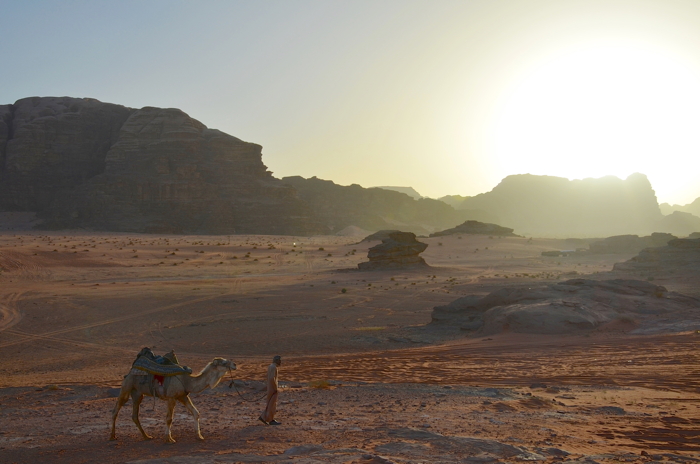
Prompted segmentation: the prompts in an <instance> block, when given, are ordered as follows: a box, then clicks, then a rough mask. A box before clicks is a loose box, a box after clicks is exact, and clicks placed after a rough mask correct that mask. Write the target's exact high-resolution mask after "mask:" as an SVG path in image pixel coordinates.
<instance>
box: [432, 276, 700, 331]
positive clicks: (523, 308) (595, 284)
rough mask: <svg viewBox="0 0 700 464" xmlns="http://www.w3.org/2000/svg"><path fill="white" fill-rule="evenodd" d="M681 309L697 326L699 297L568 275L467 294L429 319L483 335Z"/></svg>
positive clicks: (584, 325)
mask: <svg viewBox="0 0 700 464" xmlns="http://www.w3.org/2000/svg"><path fill="white" fill-rule="evenodd" d="M683 311H694V312H693V316H692V319H693V320H694V321H695V324H696V325H698V326H699V327H700V322H697V315H698V313H700V300H697V299H695V298H691V297H688V296H684V295H680V294H677V293H674V292H669V291H668V290H667V289H666V288H665V287H662V286H659V285H654V284H652V283H649V282H644V281H639V280H621V279H617V280H605V281H596V280H589V279H572V280H568V281H566V282H561V283H556V284H551V285H543V286H538V287H531V286H529V287H524V286H523V287H510V288H503V289H501V290H498V291H495V292H493V293H490V294H489V295H487V296H485V297H479V296H473V295H472V296H465V297H462V298H459V299H457V300H455V301H453V302H452V303H450V304H448V305H445V306H437V307H435V308H434V309H433V313H432V319H433V324H449V325H452V326H458V327H460V328H461V329H463V330H466V331H478V332H479V333H483V334H493V333H498V332H520V333H539V334H563V333H575V332H581V331H590V330H593V329H596V328H598V327H600V326H601V325H603V324H607V323H614V322H623V323H630V324H640V323H643V322H644V320H645V319H646V318H653V317H655V316H657V315H668V314H669V313H673V312H683ZM679 320H680V318H679ZM651 325H652V326H653V324H651ZM647 329H648V328H647Z"/></svg>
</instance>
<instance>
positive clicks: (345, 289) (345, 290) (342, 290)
mask: <svg viewBox="0 0 700 464" xmlns="http://www.w3.org/2000/svg"><path fill="white" fill-rule="evenodd" d="M347 292H348V289H347V288H342V289H340V293H347Z"/></svg>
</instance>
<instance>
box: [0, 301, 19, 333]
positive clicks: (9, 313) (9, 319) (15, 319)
mask: <svg viewBox="0 0 700 464" xmlns="http://www.w3.org/2000/svg"><path fill="white" fill-rule="evenodd" d="M20 295H21V294H20V293H10V294H8V295H4V296H3V297H2V299H1V300H0V332H2V331H4V330H7V329H9V328H10V327H12V326H14V325H17V324H18V323H19V321H21V320H22V313H21V312H20V311H19V310H18V309H17V301H19V298H20Z"/></svg>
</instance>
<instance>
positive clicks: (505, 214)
mask: <svg viewBox="0 0 700 464" xmlns="http://www.w3.org/2000/svg"><path fill="white" fill-rule="evenodd" d="M459 209H470V210H482V211H485V212H487V213H489V214H492V215H494V216H496V220H495V221H491V222H495V223H497V224H499V225H502V226H505V227H510V228H513V229H515V230H516V231H517V233H518V234H521V235H522V234H525V235H535V236H544V237H546V236H550V237H596V236H597V237H604V236H610V235H621V234H639V235H649V234H650V233H651V232H666V230H659V229H658V228H657V227H658V226H659V225H661V224H660V221H661V219H662V218H663V215H662V214H661V211H660V210H659V205H658V203H657V200H656V194H655V193H654V190H653V189H652V188H651V184H650V183H649V180H648V179H647V178H646V176H645V175H643V174H632V175H631V176H629V177H628V178H627V179H625V180H621V179H619V178H617V177H612V176H608V177H603V178H599V179H592V178H589V179H583V180H568V179H565V178H561V177H552V176H535V175H531V174H521V175H514V176H508V177H506V178H505V179H503V181H501V183H500V184H498V185H497V186H496V187H495V188H494V189H493V190H491V191H490V192H487V193H482V194H480V195H476V196H474V197H470V198H467V199H466V200H464V201H463V202H462V203H461V204H460V206H459Z"/></svg>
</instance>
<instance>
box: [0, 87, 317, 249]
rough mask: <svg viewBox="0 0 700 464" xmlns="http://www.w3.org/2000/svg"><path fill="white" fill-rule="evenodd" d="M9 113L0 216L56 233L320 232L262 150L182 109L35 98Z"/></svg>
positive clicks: (306, 209) (1, 173) (14, 107)
mask: <svg viewBox="0 0 700 464" xmlns="http://www.w3.org/2000/svg"><path fill="white" fill-rule="evenodd" d="M11 109H12V111H11V114H12V116H11V122H10V125H9V130H7V129H5V130H4V132H7V133H8V134H9V135H8V137H7V139H8V141H7V143H6V149H5V156H4V159H5V164H4V168H3V169H2V171H1V172H0V209H5V210H17V211H37V212H38V216H39V217H40V218H42V219H43V220H44V221H45V222H44V226H46V227H52V228H73V227H85V228H92V229H101V230H115V231H133V232H157V233H213V234H226V233H263V234H299V235H301V234H311V233H318V232H320V230H319V229H318V227H317V226H316V225H315V222H314V220H313V217H312V214H311V212H310V211H309V209H308V208H307V207H306V205H305V204H304V203H303V202H302V201H300V200H299V199H298V198H297V196H296V191H295V190H294V189H293V188H291V187H289V186H288V185H285V184H283V183H282V182H281V181H280V180H279V179H275V178H274V177H272V174H271V173H270V172H269V171H267V168H266V167H265V165H264V164H263V163H262V147H260V145H256V144H253V143H247V142H244V141H242V140H239V139H237V138H235V137H232V136H230V135H228V134H225V133H223V132H220V131H218V130H214V129H208V128H207V127H206V126H204V125H203V124H202V123H200V122H199V121H196V120H194V119H192V118H190V117H189V116H188V115H187V114H185V113H184V112H182V111H180V110H178V109H162V108H151V107H146V108H142V109H140V110H134V109H130V108H125V107H122V106H119V105H111V104H106V103H101V102H99V101H97V100H91V99H74V98H28V99H24V100H20V101H18V102H17V103H15V104H14V105H12V108H11ZM0 114H5V115H6V114H7V110H5V112H4V113H0ZM0 118H2V119H3V120H6V119H7V117H6V116H5V117H3V116H0ZM2 127H8V125H7V123H5V126H0V134H2V133H4V132H3V128H2ZM0 137H2V136H1V135H0ZM0 140H1V139H0Z"/></svg>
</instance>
